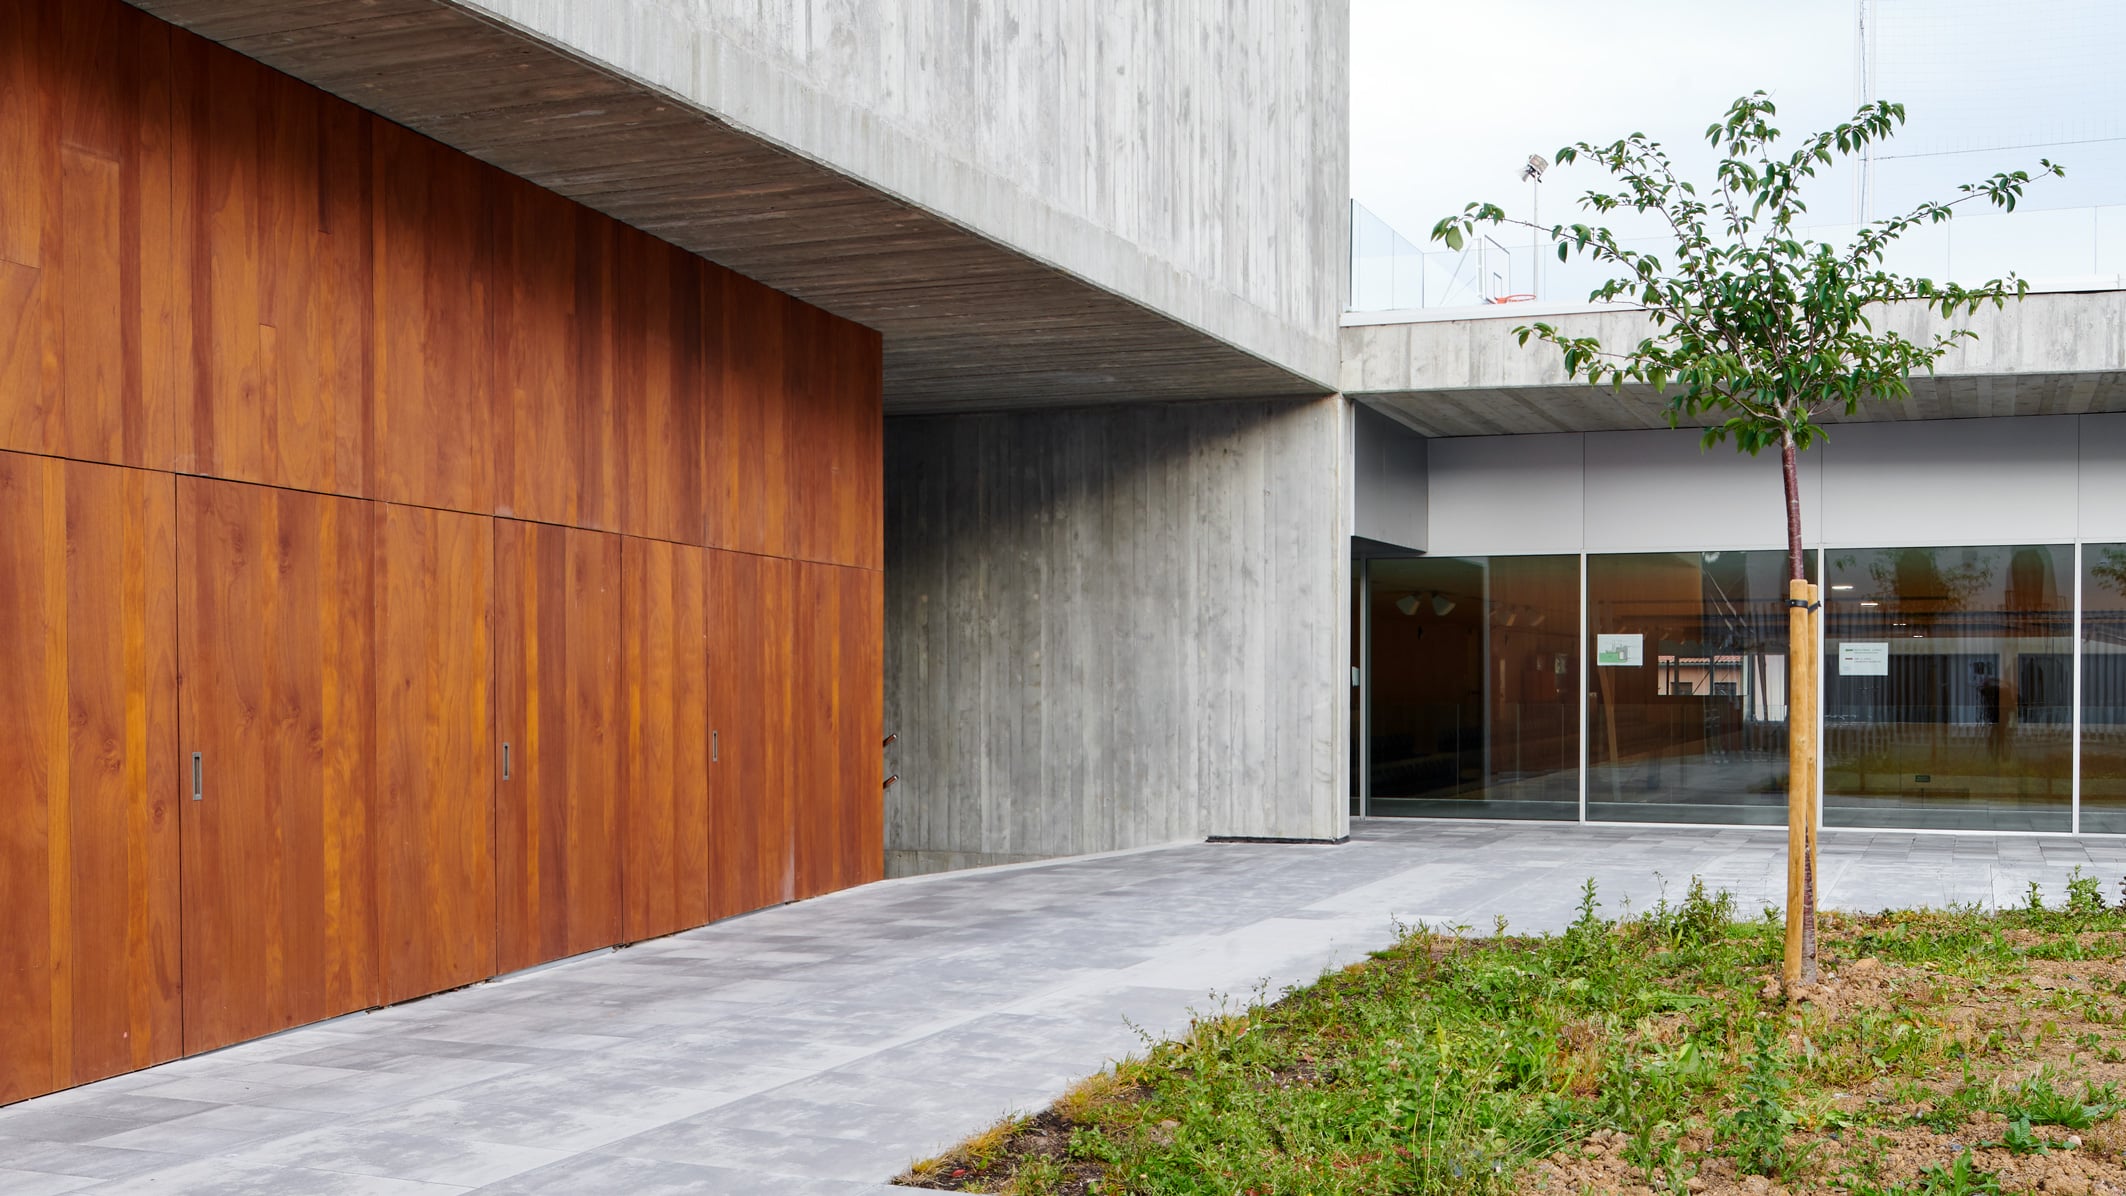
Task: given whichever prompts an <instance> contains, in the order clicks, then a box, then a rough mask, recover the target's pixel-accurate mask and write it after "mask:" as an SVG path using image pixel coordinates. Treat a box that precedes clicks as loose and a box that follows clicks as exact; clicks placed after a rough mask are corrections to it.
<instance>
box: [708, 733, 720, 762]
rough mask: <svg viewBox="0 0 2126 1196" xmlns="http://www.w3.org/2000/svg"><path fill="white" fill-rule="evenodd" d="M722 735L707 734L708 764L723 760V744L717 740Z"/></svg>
mask: <svg viewBox="0 0 2126 1196" xmlns="http://www.w3.org/2000/svg"><path fill="white" fill-rule="evenodd" d="M722 734H723V732H721V731H711V732H709V763H711V764H714V763H716V762H717V761H718V760H721V759H723V743H722V741H721V740H720V739H719V738H718V737H719V736H721V735H722Z"/></svg>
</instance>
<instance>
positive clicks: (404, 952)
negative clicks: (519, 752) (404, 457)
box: [376, 504, 495, 1002]
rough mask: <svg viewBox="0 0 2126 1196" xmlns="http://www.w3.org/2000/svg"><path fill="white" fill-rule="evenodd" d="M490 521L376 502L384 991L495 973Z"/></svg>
mask: <svg viewBox="0 0 2126 1196" xmlns="http://www.w3.org/2000/svg"><path fill="white" fill-rule="evenodd" d="M494 564H495V536H494V520H493V519H490V518H488V517H486V516H482V515H462V514H457V513H455V512H450V511H435V510H429V509H427V508H423V507H402V506H395V505H388V504H379V506H378V510H377V564H376V611H377V613H376V635H377V646H376V670H377V701H376V728H377V735H376V740H377V753H378V754H377V761H376V776H377V782H376V844H377V855H376V861H377V925H378V946H379V950H380V952H381V965H380V966H381V975H382V980H381V983H382V986H383V999H384V1000H385V1001H386V1002H391V1001H404V1000H408V999H410V998H413V997H417V996H421V995H423V994H425V993H432V992H440V991H442V990H443V989H446V988H455V987H457V986H459V985H462V984H471V983H473V982H474V981H477V980H484V979H486V978H487V977H489V976H492V975H494V972H495V858H494V831H495V826H494V799H495V770H494V729H495V728H494V709H493V687H494V635H493V608H494Z"/></svg>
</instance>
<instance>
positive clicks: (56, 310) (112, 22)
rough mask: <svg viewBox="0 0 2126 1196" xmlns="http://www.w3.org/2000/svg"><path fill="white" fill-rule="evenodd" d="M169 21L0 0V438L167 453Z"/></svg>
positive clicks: (13, 443) (155, 458) (82, 450)
mask: <svg viewBox="0 0 2126 1196" xmlns="http://www.w3.org/2000/svg"><path fill="white" fill-rule="evenodd" d="M171 36H172V35H171V31H170V28H169V26H167V25H165V24H163V23H162V22H160V21H157V20H155V19H154V18H151V17H148V16H146V15H145V14H143V13H140V12H138V11H136V10H134V9H132V8H128V7H125V6H122V5H117V4H108V3H103V2H90V3H73V4H31V3H25V2H23V0H13V2H11V3H8V4H6V5H4V6H0V154H4V155H5V156H4V157H0V162H4V164H5V167H4V169H0V210H4V212H5V214H4V215H0V448H4V449H17V450H22V451H27V452H36V453H49V454H52V455H56V456H66V457H74V458H78V459H81V460H90V461H105V462H110V463H113V464H121V465H136V466H147V467H150V468H157V469H161V468H167V467H168V466H169V464H170V461H171V453H172V447H173V439H174V433H175V414H174V397H173V394H172V390H171V385H170V376H171V373H172V366H173V365H174V362H173V360H172V356H171V353H170V347H171V341H170V339H169V335H168V331H167V329H168V322H169V321H170V319H171V318H172V308H171V300H172V294H171V282H172V275H171V235H170V219H171V211H172V209H171V203H170V178H171V162H170V159H171V125H170V91H169V82H170V64H169V54H170V40H171Z"/></svg>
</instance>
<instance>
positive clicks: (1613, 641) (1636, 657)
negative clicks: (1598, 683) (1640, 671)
mask: <svg viewBox="0 0 2126 1196" xmlns="http://www.w3.org/2000/svg"><path fill="white" fill-rule="evenodd" d="M1645 663H1646V637H1645V636H1643V635H1610V634H1603V635H1597V636H1595V664H1597V665H1606V666H1612V667H1614V666H1622V667H1625V668H1637V667H1639V666H1640V665H1642V664H1645Z"/></svg>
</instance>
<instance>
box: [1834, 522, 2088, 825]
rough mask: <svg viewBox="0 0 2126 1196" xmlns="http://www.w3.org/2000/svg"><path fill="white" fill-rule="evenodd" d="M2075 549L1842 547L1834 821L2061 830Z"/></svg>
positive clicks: (2067, 815) (2066, 817)
mask: <svg viewBox="0 0 2126 1196" xmlns="http://www.w3.org/2000/svg"><path fill="white" fill-rule="evenodd" d="M2073 563H2074V549H2073V547H2072V546H2071V545H2065V544H2034V545H2032V544H2025V545H2006V546H1995V547H1971V548H1881V549H1859V550H1851V549H1833V550H1830V551H1829V552H1827V553H1826V567H1827V571H1828V578H1827V585H1826V589H1825V591H1824V600H1825V601H1824V615H1825V620H1824V637H1825V644H1824V657H1823V660H1824V669H1823V672H1824V744H1823V748H1824V751H1823V759H1824V779H1823V791H1824V822H1825V824H1826V825H1829V826H1884V827H1912V828H1922V829H1943V830H2013V831H2065V830H2068V829H2069V828H2070V826H2071V820H2072V808H2071V807H2072V780H2071V765H2072V745H2071V738H2072V734H2073V721H2072V716H2073V692H2074V658H2073V651H2074V645H2073V626H2074V601H2073V590H2072V589H2071V588H2069V584H2068V583H2069V578H2070V577H2071V576H2072V574H2073Z"/></svg>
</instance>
